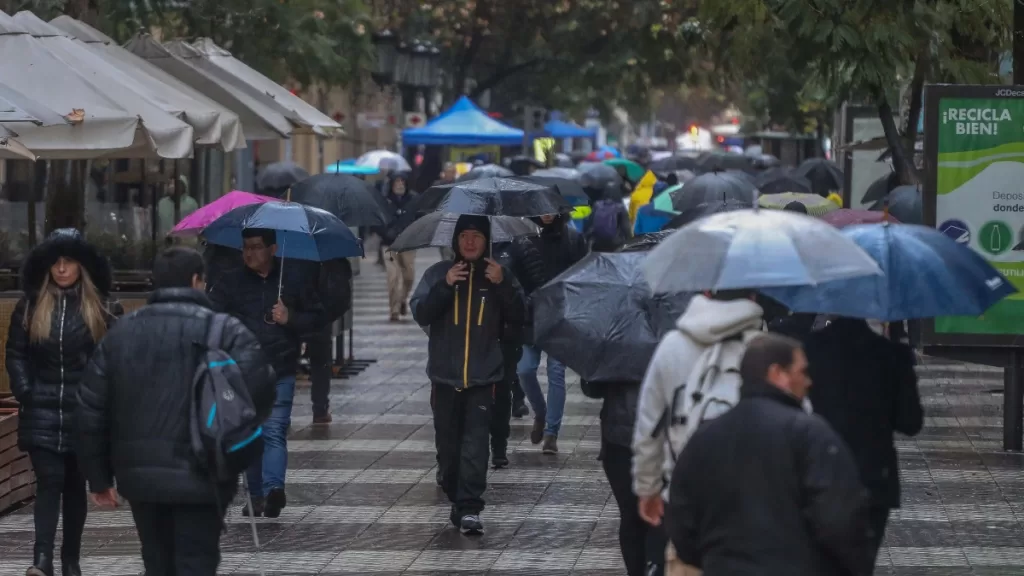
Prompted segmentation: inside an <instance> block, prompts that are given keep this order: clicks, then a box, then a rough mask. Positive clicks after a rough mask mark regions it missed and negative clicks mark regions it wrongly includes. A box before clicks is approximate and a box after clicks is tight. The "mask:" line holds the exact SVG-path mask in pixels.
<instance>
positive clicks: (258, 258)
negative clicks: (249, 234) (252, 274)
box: [242, 238, 277, 272]
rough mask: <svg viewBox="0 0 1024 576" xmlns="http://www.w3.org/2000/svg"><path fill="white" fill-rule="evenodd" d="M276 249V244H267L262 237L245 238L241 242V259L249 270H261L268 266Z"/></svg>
mask: <svg viewBox="0 0 1024 576" xmlns="http://www.w3.org/2000/svg"><path fill="white" fill-rule="evenodd" d="M276 251H277V244H271V245H270V246H267V245H266V244H264V243H263V238H245V239H244V240H243V242H242V261H243V262H245V265H246V267H247V268H249V269H250V270H255V271H257V272H262V271H265V270H266V269H267V268H269V267H270V262H271V259H272V258H273V257H274V252H276Z"/></svg>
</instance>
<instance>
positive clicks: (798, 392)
mask: <svg viewBox="0 0 1024 576" xmlns="http://www.w3.org/2000/svg"><path fill="white" fill-rule="evenodd" d="M768 379H769V380H770V381H771V382H772V384H775V385H776V386H778V387H779V388H782V389H784V390H789V393H790V394H792V395H793V396H795V397H796V398H798V399H800V400H803V399H804V398H805V397H806V396H807V391H808V390H810V388H811V377H810V376H809V375H808V374H807V355H806V354H804V351H803V350H802V349H797V350H794V351H793V363H792V364H791V365H790V366H789V368H783V367H781V366H779V365H777V364H774V365H772V367H771V368H770V369H769V371H768Z"/></svg>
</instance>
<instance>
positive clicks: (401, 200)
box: [381, 178, 419, 246]
mask: <svg viewBox="0 0 1024 576" xmlns="http://www.w3.org/2000/svg"><path fill="white" fill-rule="evenodd" d="M395 179H396V178H392V179H390V180H388V192H387V194H386V195H385V196H384V199H385V200H386V201H387V203H388V207H389V208H390V210H391V214H390V216H391V221H390V223H389V224H388V225H387V226H386V227H385V228H384V231H383V233H382V234H381V242H383V244H384V246H391V244H392V243H393V242H394V241H395V238H398V235H399V234H401V233H402V231H404V230H405V229H406V228H408V227H409V224H412V223H413V222H414V221H415V220H416V211H415V209H414V210H409V208H410V207H414V205H413V200H415V199H416V198H417V197H418V196H419V194H416V193H415V192H413V191H412V190H409V189H408V186H409V184H408V182H406V192H405V194H402V195H398V194H395V193H394V192H392V191H391V188H392V187H393V186H394V184H395Z"/></svg>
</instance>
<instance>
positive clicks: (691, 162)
mask: <svg viewBox="0 0 1024 576" xmlns="http://www.w3.org/2000/svg"><path fill="white" fill-rule="evenodd" d="M647 169H648V170H650V171H651V172H654V173H656V174H658V173H668V172H678V171H679V170H690V171H693V170H697V157H696V156H694V155H680V156H669V157H668V158H662V159H661V160H655V161H654V162H651V165H650V166H648V167H647Z"/></svg>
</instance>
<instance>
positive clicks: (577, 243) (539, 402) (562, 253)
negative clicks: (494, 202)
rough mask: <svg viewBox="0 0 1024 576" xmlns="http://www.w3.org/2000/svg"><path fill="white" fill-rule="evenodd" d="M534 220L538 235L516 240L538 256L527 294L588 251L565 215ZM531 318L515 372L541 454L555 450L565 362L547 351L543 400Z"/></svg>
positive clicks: (563, 386) (533, 438)
mask: <svg viewBox="0 0 1024 576" xmlns="http://www.w3.org/2000/svg"><path fill="white" fill-rule="evenodd" d="M536 222H537V223H538V224H539V225H540V226H541V233H540V235H539V236H533V237H527V238H523V239H521V240H518V242H529V243H531V244H533V246H534V248H536V251H535V253H536V254H539V256H540V270H541V273H540V282H539V283H534V282H531V283H530V287H529V289H528V290H527V291H526V295H527V297H529V296H530V294H532V293H533V291H534V290H536V289H537V288H540V287H541V286H543V285H544V284H547V283H548V282H550V281H551V279H552V278H554V277H555V276H558V275H559V274H561V273H562V272H564V271H565V270H567V269H568V268H569V267H571V266H572V265H573V264H575V263H577V262H579V261H580V260H582V259H583V257H584V256H586V255H587V242H586V240H584V239H583V237H582V236H581V235H580V234H579V233H577V232H576V230H575V229H574V228H572V227H570V226H569V225H568V223H567V221H566V217H565V216H563V215H546V216H541V217H539V218H537V219H536ZM526 266H530V264H529V263H526ZM534 268H536V266H534ZM532 320H533V318H532V315H530V314H528V315H527V322H526V329H525V332H524V336H525V345H524V346H523V357H522V358H521V359H520V360H519V365H518V366H517V367H516V372H517V373H518V374H519V384H520V385H521V386H522V387H523V392H525V393H526V397H527V399H529V401H530V405H531V406H532V407H533V414H534V420H533V428H532V429H531V430H530V441H531V442H533V443H534V444H540V443H541V442H542V441H543V444H542V446H541V449H542V451H543V452H544V454H556V453H557V452H558V432H559V430H560V429H561V426H562V413H563V412H564V410H565V365H564V364H562V363H561V362H559V361H558V360H556V359H555V358H552V357H551V355H550V354H549V355H548V361H547V372H548V397H547V400H546V401H545V398H544V391H543V390H541V388H540V381H538V379H537V370H538V368H539V367H540V357H541V350H540V348H537V347H536V346H534V345H533V321H532Z"/></svg>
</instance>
